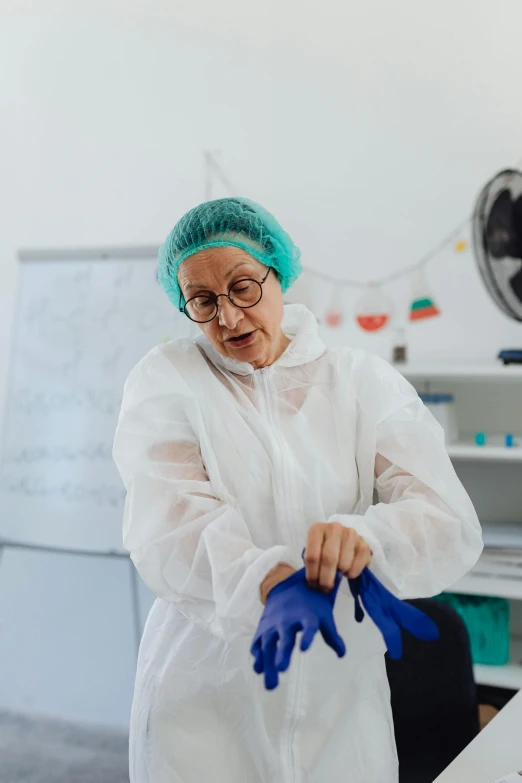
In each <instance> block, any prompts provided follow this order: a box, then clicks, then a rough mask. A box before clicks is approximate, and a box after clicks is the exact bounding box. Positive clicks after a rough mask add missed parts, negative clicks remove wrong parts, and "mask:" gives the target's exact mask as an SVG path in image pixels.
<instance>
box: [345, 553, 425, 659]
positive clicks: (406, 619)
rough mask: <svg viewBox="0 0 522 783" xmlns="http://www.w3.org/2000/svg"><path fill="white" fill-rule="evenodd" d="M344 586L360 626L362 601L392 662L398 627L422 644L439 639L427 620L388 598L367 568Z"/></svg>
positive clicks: (396, 654)
mask: <svg viewBox="0 0 522 783" xmlns="http://www.w3.org/2000/svg"><path fill="white" fill-rule="evenodd" d="M348 584H349V585H350V590H351V591H352V595H353V597H354V600H355V619H356V620H357V622H358V623H360V622H362V620H363V618H364V612H363V610H362V606H361V601H362V603H363V606H364V608H365V609H366V611H367V613H368V614H369V615H370V617H371V618H372V620H373V622H374V623H375V625H376V626H377V628H378V629H379V631H380V632H381V633H382V635H383V637H384V641H385V642H386V647H387V648H388V655H389V656H390V658H392V659H393V660H394V661H397V660H399V658H400V657H401V656H402V634H401V629H402V628H404V630H405V631H408V632H409V633H411V635H412V636H415V638H416V639H421V641H423V642H434V641H435V640H436V639H438V638H439V629H438V628H437V626H436V624H435V623H434V622H433V620H432V619H431V617H428V615H427V614H424V612H421V611H420V609H416V607H414V606H411V604H407V603H406V602H405V601H401V600H400V599H399V598H396V597H395V596H394V595H392V593H390V591H389V590H387V589H386V588H385V587H384V585H383V584H381V583H380V582H379V580H378V579H377V577H375V576H374V575H373V574H372V572H371V571H370V570H369V569H368V568H365V569H364V571H363V572H362V574H361V575H360V576H359V577H357V579H348Z"/></svg>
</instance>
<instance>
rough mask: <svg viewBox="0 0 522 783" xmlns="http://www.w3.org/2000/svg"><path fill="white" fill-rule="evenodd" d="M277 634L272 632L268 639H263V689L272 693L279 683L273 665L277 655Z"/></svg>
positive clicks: (274, 665) (275, 668)
mask: <svg viewBox="0 0 522 783" xmlns="http://www.w3.org/2000/svg"><path fill="white" fill-rule="evenodd" d="M277 640H278V634H277V632H275V631H273V632H271V633H270V634H269V636H268V638H266V639H265V638H264V639H263V671H264V674H265V688H266V689H267V691H273V690H274V688H277V685H278V683H279V675H278V672H277V667H276V663H275V659H276V654H277Z"/></svg>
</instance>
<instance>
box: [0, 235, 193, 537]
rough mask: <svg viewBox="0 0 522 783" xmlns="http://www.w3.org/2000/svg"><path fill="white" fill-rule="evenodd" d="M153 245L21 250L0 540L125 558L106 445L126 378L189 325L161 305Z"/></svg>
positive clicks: (117, 488)
mask: <svg viewBox="0 0 522 783" xmlns="http://www.w3.org/2000/svg"><path fill="white" fill-rule="evenodd" d="M156 254H157V248H130V249H125V248H122V249H119V250H108V251H104V250H92V251H88V250H83V251H74V250H71V251H67V250H60V251H55V252H53V251H42V252H37V251H31V252H26V253H21V254H20V264H19V288H18V306H17V310H16V315H15V324H14V331H13V346H12V352H11V367H10V380H9V384H8V391H7V403H6V410H5V423H4V430H3V432H4V436H3V445H2V452H1V453H2V459H1V468H0V538H5V539H11V540H12V539H14V540H16V541H20V542H26V543H31V544H36V545H42V546H53V547H60V548H61V547H66V548H73V549H81V550H92V551H99V552H106V551H110V550H113V551H120V552H121V551H123V549H122V542H121V523H122V515H123V504H124V496H125V492H124V488H123V485H122V483H121V480H120V477H119V474H118V472H117V470H116V467H115V465H114V463H113V460H112V456H111V452H112V441H113V438H114V432H115V428H116V424H117V420H118V414H119V409H120V404H121V398H122V390H123V384H124V382H125V379H126V377H127V375H128V373H129V371H130V370H131V369H132V367H133V366H134V365H135V364H136V363H137V362H138V361H139V360H140V359H141V357H142V356H144V355H145V354H146V353H147V352H148V351H149V350H150V349H151V348H152V347H154V346H155V345H157V344H158V343H160V342H162V341H167V340H172V339H175V338H179V337H185V336H189V335H191V334H194V333H195V330H196V328H197V327H195V326H194V324H192V323H191V322H190V321H189V319H188V318H186V317H185V315H183V314H182V313H180V312H179V310H177V309H176V308H175V307H174V306H173V305H172V304H171V303H170V302H169V300H168V299H167V297H166V295H165V294H164V292H163V290H162V289H161V287H160V285H159V283H158V281H157V277H156Z"/></svg>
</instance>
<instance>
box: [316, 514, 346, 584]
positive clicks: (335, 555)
mask: <svg viewBox="0 0 522 783" xmlns="http://www.w3.org/2000/svg"><path fill="white" fill-rule="evenodd" d="M343 530H344V528H343V527H342V525H338V524H337V522H332V523H331V524H329V525H327V526H326V532H325V537H324V541H323V549H322V552H321V564H320V566H319V588H320V589H321V590H324V591H325V592H330V590H332V589H333V586H334V584H335V577H336V574H337V570H338V568H339V556H340V553H341V544H342V541H343Z"/></svg>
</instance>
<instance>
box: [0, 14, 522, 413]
mask: <svg viewBox="0 0 522 783" xmlns="http://www.w3.org/2000/svg"><path fill="white" fill-rule="evenodd" d="M2 9H3V10H2V11H1V12H0V13H1V17H0V101H1V103H0V156H1V157H0V160H1V172H0V207H1V214H2V221H1V231H0V403H1V391H2V390H3V385H4V379H5V374H6V369H7V366H8V335H7V332H8V328H9V325H10V323H11V318H12V310H13V302H14V292H15V266H16V265H15V253H16V250H17V248H18V247H20V246H24V247H27V246H33V247H34V246H60V245H63V246H67V245H103V244H117V245H119V244H132V243H144V242H154V241H159V240H161V239H162V238H163V236H164V235H165V233H166V232H167V230H168V229H169V228H170V227H171V224H172V223H173V222H174V221H175V220H176V218H177V217H178V216H179V215H180V214H181V213H182V212H183V210H185V209H186V208H188V207H190V206H192V205H193V204H194V203H195V202H197V201H198V200H200V199H201V198H202V197H203V172H202V160H201V151H202V150H203V149H205V148H211V149H212V148H220V149H222V150H223V151H224V154H223V162H224V164H225V165H226V168H227V170H228V172H229V176H230V178H231V179H232V180H233V181H234V182H236V183H237V184H238V187H239V188H240V190H241V191H242V192H243V193H244V194H248V195H249V196H251V197H252V198H254V199H257V200H259V201H261V202H262V203H265V204H266V205H267V206H268V207H269V208H270V209H271V210H272V211H273V212H274V213H275V214H276V215H277V216H278V217H279V218H280V219H281V221H282V222H283V224H284V225H285V226H286V227H288V229H289V230H290V232H291V233H292V234H293V235H294V237H295V240H296V241H297V242H298V244H300V246H301V247H302V250H303V254H304V259H305V262H306V263H307V264H308V265H310V266H312V267H317V268H319V267H320V268H326V269H328V270H330V271H331V272H332V273H335V274H339V275H348V276H352V277H361V278H366V279H367V278H371V277H375V276H379V275H381V274H382V273H383V272H387V271H388V270H390V269H394V268H396V267H397V266H399V265H402V264H404V263H406V264H407V263H409V262H411V261H412V260H415V259H416V258H417V257H418V256H419V255H420V254H422V253H423V252H424V251H425V250H426V249H427V248H428V247H430V246H431V245H432V244H433V243H435V242H437V241H438V239H439V238H440V237H441V236H442V235H443V234H444V233H445V232H447V231H448V230H450V229H451V228H452V227H453V226H454V225H455V224H456V223H458V221H459V220H460V219H461V218H462V217H463V216H465V215H466V214H467V213H468V212H469V211H470V209H471V207H472V203H473V199H474V197H475V195H476V193H477V191H478V190H479V188H480V187H481V185H482V184H483V182H484V181H485V180H486V179H487V178H488V177H490V176H491V175H492V174H493V173H494V172H495V171H496V170H497V169H498V168H500V167H503V166H508V165H512V164H514V163H515V162H516V161H518V160H519V159H520V158H521V157H522V142H521V138H522V136H521V128H522V111H521V109H520V101H519V99H518V95H519V87H520V79H519V75H520V73H522V50H521V47H520V45H519V44H520V41H519V31H520V27H521V24H522V7H521V6H520V4H519V3H518V2H517V0H502V1H501V2H500V3H499V4H497V5H496V6H493V5H492V4H491V3H490V2H488V0H478V1H477V0H457V2H455V1H454V0H443V1H442V2H439V3H437V5H436V7H435V6H433V7H428V6H427V5H426V4H425V3H418V2H415V0H399V2H398V3H388V2H386V0H369V1H368V0H367V1H366V2H365V3H360V2H359V3H355V2H341V0H326V2H324V3H322V4H321V5H320V6H318V5H317V4H316V3H312V2H305V3H303V2H297V0H291V2H288V1H287V2H283V3H281V2H279V0H270V1H269V2H265V3H263V4H257V5H254V4H249V3H244V2H240V0H223V1H222V2H220V3H214V2H210V0H206V2H199V3H189V2H188V1H187V2H185V3H179V2H178V3H172V2H167V1H166V0H153V2H148V3H147V4H145V3H137V2H134V3H129V2H124V1H123V0H104V2H103V3H102V2H101V0H95V1H94V2H93V1H92V0H91V2H88V3H87V2H80V0H76V2H75V3H74V4H71V3H66V2H59V1H58V0H54V2H53V1H52V0H25V2H21V1H20V2H11V3H9V2H4V3H3V4H2ZM17 9H18V10H17ZM71 9H73V10H71ZM319 9H320V10H319ZM216 195H224V193H223V191H219V189H218V190H217V191H216ZM429 273H430V280H431V283H432V285H433V288H434V291H435V294H436V296H437V299H438V301H439V303H440V305H441V307H442V308H443V310H444V317H443V318H441V319H440V320H438V321H436V320H435V321H433V322H432V323H426V324H419V325H416V326H415V327H414V328H413V327H412V328H411V330H410V345H411V354H412V356H413V357H414V358H415V357H418V356H421V355H438V356H441V355H447V354H450V353H451V354H453V355H455V356H463V355H465V354H467V353H471V354H473V355H474V356H475V357H484V358H489V357H492V356H493V355H494V354H495V352H496V350H497V348H499V347H500V346H501V345H508V344H517V343H518V344H522V326H520V325H519V324H516V323H514V322H509V321H508V320H507V319H506V318H505V317H504V316H502V314H501V313H500V312H497V310H496V309H495V307H494V306H493V304H492V303H491V302H490V301H489V299H488V297H487V295H486V294H485V292H484V291H483V290H482V286H481V283H480V281H479V278H478V275H477V273H476V271H475V268H474V264H473V259H472V256H471V254H466V255H464V256H457V255H455V254H453V253H451V252H449V253H447V254H446V255H445V256H443V257H442V258H441V260H440V261H439V262H438V263H437V262H435V263H434V264H433V265H432V266H431V268H430V270H429ZM389 292H390V293H391V294H393V296H394V298H395V299H396V302H397V303H398V305H399V307H402V312H404V308H405V307H406V305H407V301H408V296H409V289H408V283H407V282H402V283H400V284H398V285H397V286H396V287H395V288H392V289H389ZM322 295H323V296H325V292H324V291H323V292H322ZM328 295H329V294H328ZM356 296H357V294H356V293H354V294H352V293H349V294H348V297H347V303H348V304H349V305H351V304H353V299H354V297H356ZM331 337H332V340H335V341H337V340H342V341H349V342H351V343H357V344H359V345H362V346H363V347H366V348H370V349H375V350H378V351H380V352H382V353H384V354H385V355H386V354H387V353H388V350H389V343H390V340H391V338H392V337H393V333H392V331H388V332H383V333H382V335H381V336H377V337H376V336H368V335H365V334H363V333H362V332H361V331H360V330H358V329H357V328H356V327H354V328H349V329H345V330H343V332H342V333H333V334H332V336H331Z"/></svg>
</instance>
